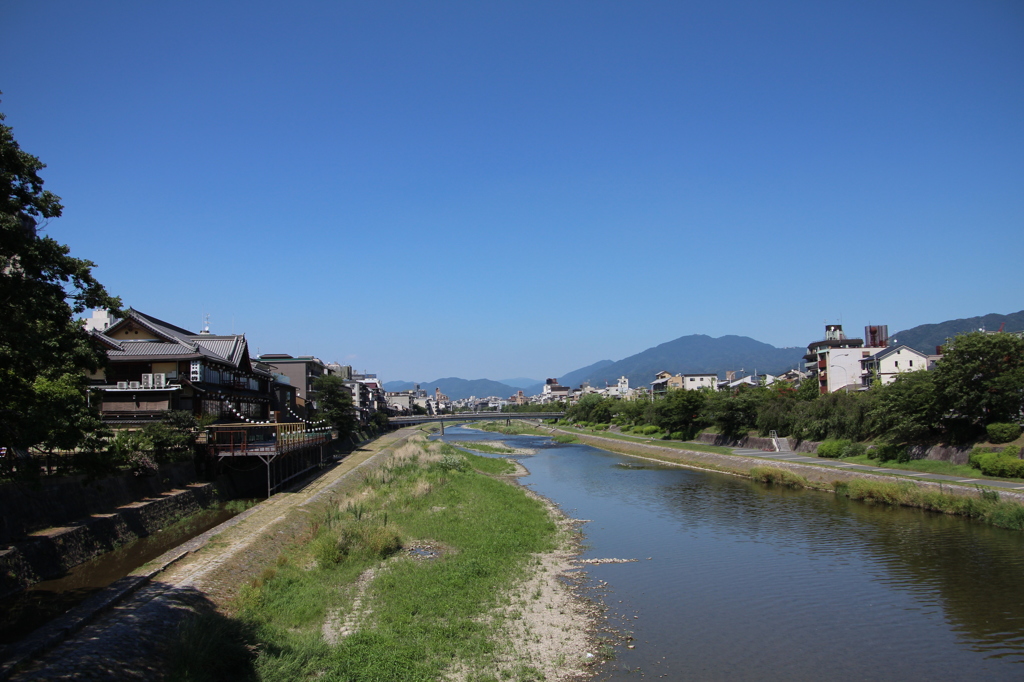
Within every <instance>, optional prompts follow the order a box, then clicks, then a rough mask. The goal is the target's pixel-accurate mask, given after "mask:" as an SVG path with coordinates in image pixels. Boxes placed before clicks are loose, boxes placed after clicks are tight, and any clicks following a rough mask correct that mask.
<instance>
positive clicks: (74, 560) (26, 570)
mask: <svg viewBox="0 0 1024 682" xmlns="http://www.w3.org/2000/svg"><path fill="white" fill-rule="evenodd" d="M217 499H218V497H217V492H216V488H215V486H214V484H213V483H192V484H189V485H186V486H185V487H184V488H182V489H178V490H170V491H167V492H164V493H161V494H158V495H156V496H153V497H148V498H145V499H142V500H138V501H133V502H130V503H129V504H126V505H122V506H120V507H117V508H115V509H113V510H112V511H110V512H107V513H98V514H91V515H88V516H86V517H84V518H82V519H80V520H78V521H75V522H72V523H68V524H65V525H61V526H58V527H53V528H47V529H45V530H40V531H36V532H34V533H31V534H29V535H28V536H26V537H25V538H24V539H22V540H19V541H17V542H15V543H13V544H11V545H10V546H9V547H8V548H7V549H0V597H2V596H6V595H8V594H11V593H13V592H17V591H19V590H21V589H24V588H25V587H27V586H29V585H31V584H33V583H36V582H39V581H41V580H50V579H53V578H57V577H60V576H61V575H64V574H65V573H66V572H67V571H68V569H70V568H73V567H75V566H77V565H79V564H81V563H83V562H85V561H88V560H89V559H91V558H93V557H95V556H98V555H100V554H103V553H104V552H109V551H110V550H112V549H115V548H117V547H119V546H121V545H123V544H125V543H128V542H131V541H132V540H136V539H138V538H141V537H145V536H147V535H149V534H151V533H153V532H155V531H158V530H160V529H161V528H164V527H166V526H168V525H170V524H171V523H173V522H175V521H177V520H178V519H181V518H183V517H185V516H188V515H190V514H194V513H196V512H198V511H201V510H202V509H204V508H206V507H208V506H210V505H211V504H212V503H214V502H215V501H217Z"/></svg>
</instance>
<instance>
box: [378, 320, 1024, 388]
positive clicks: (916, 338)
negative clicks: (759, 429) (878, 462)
mask: <svg viewBox="0 0 1024 682" xmlns="http://www.w3.org/2000/svg"><path fill="white" fill-rule="evenodd" d="M1004 323H1005V328H1006V331H1021V330H1024V310H1022V311H1020V312H1016V313H1010V314H1009V315H999V314H996V313H992V314H989V315H982V316H979V317H968V318H963V319H959V320H947V321H946V322H939V323H936V324H922V325H919V326H917V327H912V328H911V329H906V330H904V331H901V332H897V333H895V334H892V335H890V340H891V341H892V340H895V342H897V343H899V344H906V345H908V346H910V347H911V348H915V349H917V350H919V351H922V352H924V353H933V352H935V346H939V345H942V344H944V343H945V342H946V339H947V338H950V337H953V336H956V335H957V334H962V333H964V332H970V331H975V330H977V329H980V328H984V329H986V330H988V331H995V330H997V329H999V327H1000V325H1003V324H1004ZM814 340H815V339H812V338H808V341H809V342H810V341H814ZM891 341H890V342H891ZM806 352H807V351H806V347H804V346H800V347H791V348H776V347H775V346H772V345H770V344H767V343H763V342H761V341H757V340H756V339H752V338H750V337H749V336H735V335H728V336H721V337H718V338H713V337H711V336H707V335H705V334H691V335H689V336H681V337H679V338H678V339H674V340H672V341H667V342H665V343H662V344H660V345H657V346H654V347H652V348H648V349H647V350H644V351H641V352H639V353H636V354H635V355H630V356H629V357H627V358H623V359H622V360H618V361H612V360H600V361H598V362H595V363H594V364H592V365H588V366H586V367H581V368H580V369H575V370H572V371H571V372H567V373H565V374H563V375H561V376H559V377H553V378H557V379H558V380H559V383H560V384H562V385H563V386H570V387H572V388H576V387H578V386H579V385H580V384H582V383H583V382H585V381H589V382H590V385H591V386H594V387H595V388H604V386H605V384H606V383H607V384H614V383H616V382H617V381H618V379H619V377H620V376H626V378H628V379H629V383H630V386H634V387H636V386H647V385H649V384H650V382H651V381H653V380H654V375H655V374H656V373H657V372H660V371H662V370H664V371H666V372H671V373H672V374H717V375H718V376H719V377H723V378H724V376H725V372H726V371H728V370H737V371H739V370H744V372H745V373H747V374H752V373H754V372H757V373H759V374H764V373H766V372H767V373H769V374H781V373H783V372H785V371H786V370H788V369H791V368H793V367H798V368H800V369H803V356H804V354H805V353H806ZM508 381H510V382H511V381H516V382H517V383H518V382H520V381H523V378H520V379H517V380H512V379H510V380H508ZM413 385H414V384H413V382H410V381H389V382H387V383H385V384H384V388H385V390H388V391H407V390H411V389H412V388H413ZM420 386H421V388H423V389H425V390H426V391H428V392H429V393H433V391H434V388H435V387H438V388H440V389H441V392H442V393H444V394H445V395H447V396H448V397H450V398H452V399H453V400H459V399H460V398H468V397H470V396H474V395H475V396H477V397H478V398H483V397H486V396H498V397H502V398H507V397H509V396H511V395H514V394H515V393H516V391H518V390H519V389H520V388H521V389H522V390H523V393H525V394H526V395H528V396H529V395H536V394H538V393H540V392H541V390H542V389H543V387H544V384H543V383H537V384H534V385H532V386H513V385H510V384H509V383H503V382H500V381H491V380H490V379H475V380H472V381H468V380H466V379H459V378H456V377H448V378H445V379H437V380H435V381H432V382H420Z"/></svg>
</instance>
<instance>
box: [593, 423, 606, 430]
mask: <svg viewBox="0 0 1024 682" xmlns="http://www.w3.org/2000/svg"><path fill="white" fill-rule="evenodd" d="M594 430H595V431H607V430H608V424H594Z"/></svg>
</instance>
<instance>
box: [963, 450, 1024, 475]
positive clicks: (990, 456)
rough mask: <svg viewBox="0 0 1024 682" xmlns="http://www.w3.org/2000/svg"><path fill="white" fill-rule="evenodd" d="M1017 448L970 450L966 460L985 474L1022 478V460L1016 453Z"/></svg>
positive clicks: (1023, 470)
mask: <svg viewBox="0 0 1024 682" xmlns="http://www.w3.org/2000/svg"><path fill="white" fill-rule="evenodd" d="M1019 451H1020V450H1019V448H1016V447H1013V446H1010V447H1008V448H1006V449H1005V450H1003V452H989V451H986V450H983V449H981V448H974V450H972V451H971V454H970V457H968V460H967V461H968V462H969V463H970V465H971V466H972V467H974V468H975V469H980V470H981V473H983V474H985V475H986V476H998V477H1000V478H1024V460H1022V459H1020V458H1019V457H1018V456H1017V455H1018V453H1019Z"/></svg>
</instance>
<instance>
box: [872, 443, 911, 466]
mask: <svg viewBox="0 0 1024 682" xmlns="http://www.w3.org/2000/svg"><path fill="white" fill-rule="evenodd" d="M871 454H874V457H873V458H872V459H877V460H878V461H879V462H892V461H893V460H896V461H900V462H905V461H907V460H906V457H907V448H906V447H904V446H902V445H893V444H892V443H883V444H881V445H878V446H876V447H875V449H874V450H871V452H869V453H868V456H869V457H870V456H871Z"/></svg>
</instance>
